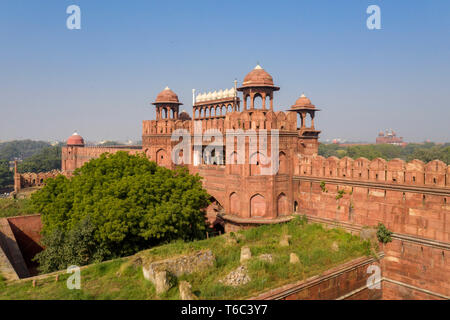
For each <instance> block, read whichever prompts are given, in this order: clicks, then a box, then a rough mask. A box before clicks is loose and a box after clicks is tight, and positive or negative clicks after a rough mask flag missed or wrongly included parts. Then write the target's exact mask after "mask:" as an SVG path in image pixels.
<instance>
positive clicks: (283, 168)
mask: <svg viewBox="0 0 450 320" xmlns="http://www.w3.org/2000/svg"><path fill="white" fill-rule="evenodd" d="M278 161H279V168H278V173H279V174H287V173H288V166H287V157H286V154H285V153H284V152H280V154H279V156H278Z"/></svg>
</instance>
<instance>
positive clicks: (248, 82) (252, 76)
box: [242, 64, 273, 87]
mask: <svg viewBox="0 0 450 320" xmlns="http://www.w3.org/2000/svg"><path fill="white" fill-rule="evenodd" d="M242 86H243V87H251V86H273V78H272V76H271V75H270V74H269V73H267V71H266V70H264V69H263V68H261V66H260V65H259V64H258V65H257V66H256V67H255V68H254V69H253V70H252V71H250V72H249V73H248V74H247V75H246V76H245V78H244V81H243V82H242Z"/></svg>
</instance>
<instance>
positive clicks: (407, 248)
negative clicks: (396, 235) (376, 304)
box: [382, 240, 450, 299]
mask: <svg viewBox="0 0 450 320" xmlns="http://www.w3.org/2000/svg"><path fill="white" fill-rule="evenodd" d="M384 252H385V254H386V256H385V258H384V259H383V260H382V268H383V277H385V278H389V279H392V280H395V281H398V282H401V283H405V284H408V285H411V286H414V287H417V288H420V289H424V290H428V291H431V292H437V293H440V294H443V295H445V296H448V297H450V250H444V249H442V248H437V247H432V246H427V245H420V244H415V243H411V242H406V241H400V240H394V241H393V242H391V243H389V244H387V245H385V246H384ZM424 295H426V296H429V297H430V298H431V297H433V298H432V299H435V298H437V297H436V296H431V295H428V294H425V293H423V292H421V291H419V290H411V289H408V288H405V287H401V286H396V285H394V284H388V285H387V291H386V296H385V298H386V299H392V298H405V299H409V298H414V299H421V298H422V297H423V296H424Z"/></svg>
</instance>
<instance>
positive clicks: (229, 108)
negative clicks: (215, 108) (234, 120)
mask: <svg viewBox="0 0 450 320" xmlns="http://www.w3.org/2000/svg"><path fill="white" fill-rule="evenodd" d="M227 110H228V112H233V107H232V106H231V104H229V105H227Z"/></svg>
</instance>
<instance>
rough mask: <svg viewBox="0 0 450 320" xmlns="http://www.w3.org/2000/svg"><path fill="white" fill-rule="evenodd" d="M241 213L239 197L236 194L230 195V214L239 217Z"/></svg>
mask: <svg viewBox="0 0 450 320" xmlns="http://www.w3.org/2000/svg"><path fill="white" fill-rule="evenodd" d="M240 211H241V206H240V201H239V196H238V195H237V193H236V192H233V193H232V194H230V214H233V215H239V213H240Z"/></svg>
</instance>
